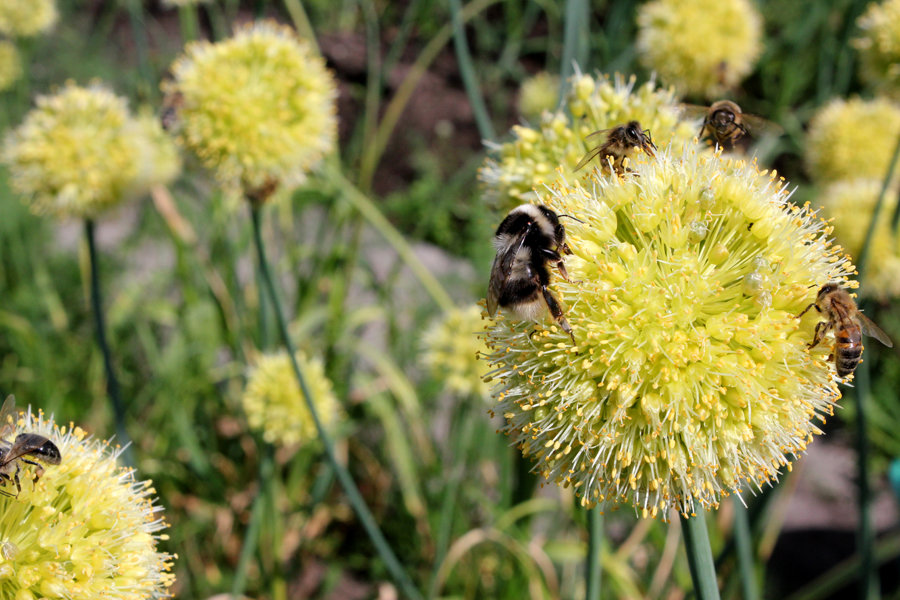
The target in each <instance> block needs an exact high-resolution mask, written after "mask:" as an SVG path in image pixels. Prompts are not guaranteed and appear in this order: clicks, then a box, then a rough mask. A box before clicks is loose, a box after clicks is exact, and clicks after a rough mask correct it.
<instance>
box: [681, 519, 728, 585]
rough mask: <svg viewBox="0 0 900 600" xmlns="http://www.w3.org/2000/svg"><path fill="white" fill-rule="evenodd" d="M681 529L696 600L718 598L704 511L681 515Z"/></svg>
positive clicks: (714, 568)
mask: <svg viewBox="0 0 900 600" xmlns="http://www.w3.org/2000/svg"><path fill="white" fill-rule="evenodd" d="M681 531H682V534H683V535H684V549H685V551H686V552H687V558H688V566H690V568H691V579H693V581H694V593H696V594H697V598H698V600H719V583H718V581H717V580H716V567H715V565H714V564H713V557H712V549H711V548H710V545H709V535H708V534H707V533H706V513H705V512H704V511H702V510H701V511H700V513H699V514H696V515H694V516H692V517H686V516H684V515H681Z"/></svg>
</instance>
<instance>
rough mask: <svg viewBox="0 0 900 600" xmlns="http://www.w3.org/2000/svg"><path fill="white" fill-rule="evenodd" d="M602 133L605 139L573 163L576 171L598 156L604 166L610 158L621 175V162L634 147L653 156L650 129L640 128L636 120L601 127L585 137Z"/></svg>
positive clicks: (654, 147) (622, 166) (653, 148)
mask: <svg viewBox="0 0 900 600" xmlns="http://www.w3.org/2000/svg"><path fill="white" fill-rule="evenodd" d="M604 133H605V134H607V136H606V141H605V142H603V144H601V145H599V146H597V147H596V148H594V149H593V150H591V151H590V152H588V153H587V154H585V155H584V158H582V159H581V160H580V161H578V164H577V165H575V170H576V171H577V170H579V169H581V168H582V167H584V166H585V165H586V164H588V163H589V162H591V161H592V160H594V158H595V157H597V156H599V157H600V162H601V163H603V167H604V168H607V167H608V165H609V160H608V159H609V158H612V159H613V163H612V166H613V169H615V171H616V173H618V174H619V175H621V174H622V172H623V170H624V165H623V163H624V162H625V158H626V157H628V156H630V155H631V153H632V152H633V151H634V149H635V148H640V149H641V150H643V151H644V152H646V153H647V154H649V155H650V156H654V152H655V151H656V146H655V145H654V144H653V139H652V138H651V137H650V131H649V130H645V129H642V128H641V124H640V123H638V122H637V121H629V122H628V123H626V124H625V125H619V126H617V127H613V128H612V129H601V130H600V131H595V132H593V133H592V134H590V135H588V136H587V137H588V139H589V138H592V137H594V136H597V135H602V134H604Z"/></svg>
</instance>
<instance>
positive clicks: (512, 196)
mask: <svg viewBox="0 0 900 600" xmlns="http://www.w3.org/2000/svg"><path fill="white" fill-rule="evenodd" d="M635 81H636V80H635V78H634V77H631V78H629V79H628V81H625V79H624V78H623V77H621V76H619V75H616V77H615V78H614V79H613V80H612V81H610V80H609V79H608V78H599V79H595V78H593V77H591V76H590V75H582V74H576V75H575V76H574V77H573V79H572V86H571V90H570V92H569V93H568V95H567V98H566V108H568V113H567V112H565V111H558V112H554V113H550V112H545V113H544V115H543V117H542V119H541V123H540V125H539V126H538V127H536V128H532V127H525V126H515V127H513V128H512V133H513V136H514V139H513V140H512V141H510V142H507V143H505V144H502V145H497V146H495V147H494V148H492V149H491V152H490V153H489V156H488V158H487V159H485V162H484V164H483V165H482V167H481V169H479V171H478V178H479V180H480V181H481V183H482V184H483V193H484V196H485V198H486V199H487V200H488V201H489V202H491V203H492V204H494V205H495V206H497V207H498V208H500V209H501V210H510V209H512V208H513V207H515V206H517V205H518V204H521V203H522V202H523V201H524V202H528V201H530V200H532V199H534V198H535V197H536V195H537V194H539V193H540V192H541V190H542V189H543V187H544V186H545V185H549V184H552V183H553V182H555V181H558V180H560V179H561V178H569V179H571V178H574V177H578V176H580V175H586V174H587V173H588V172H589V171H590V170H591V168H589V167H584V168H583V169H581V170H580V171H578V172H577V173H575V172H574V169H575V167H576V166H577V165H578V162H579V161H580V160H581V159H582V158H583V157H584V156H585V155H586V154H587V153H588V152H589V151H590V150H591V149H593V148H594V147H595V146H596V145H597V144H599V143H603V139H602V138H601V139H600V140H597V139H594V138H591V139H586V138H587V137H588V136H589V135H590V134H591V133H594V132H596V131H599V130H604V129H609V128H611V127H615V126H617V125H622V124H625V123H627V122H628V121H631V120H637V121H639V122H640V123H641V125H642V126H643V128H644V129H645V130H649V131H650V133H651V135H652V137H653V141H654V143H655V144H656V145H657V147H660V148H662V147H665V146H667V145H669V144H672V145H675V146H676V147H680V146H681V145H683V144H685V143H692V140H693V138H694V136H696V135H697V131H698V130H699V124H698V123H697V122H688V121H681V120H679V114H680V110H679V108H678V104H677V103H676V102H675V98H674V95H673V92H672V91H671V90H664V89H659V88H657V87H656V85H655V84H654V82H652V81H649V82H647V83H645V84H643V85H641V86H636V83H635ZM569 115H571V116H569ZM598 162H599V161H598Z"/></svg>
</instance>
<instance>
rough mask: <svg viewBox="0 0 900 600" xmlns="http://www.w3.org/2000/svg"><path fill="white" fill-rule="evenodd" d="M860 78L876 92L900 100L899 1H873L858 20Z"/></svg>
mask: <svg viewBox="0 0 900 600" xmlns="http://www.w3.org/2000/svg"><path fill="white" fill-rule="evenodd" d="M856 23H857V25H858V26H859V29H860V31H861V32H862V35H861V36H860V37H858V38H856V39H855V40H853V45H854V46H856V48H857V49H858V50H859V55H860V64H861V67H862V68H861V72H862V75H863V77H864V78H865V79H866V80H868V81H869V82H870V83H872V84H873V85H874V86H875V87H876V88H878V89H879V90H881V91H883V92H885V93H887V94H889V95H891V96H893V97H895V98H896V97H900V1H898V0H885V1H884V2H882V3H880V4H878V3H875V2H872V3H871V4H869V7H868V8H867V9H866V12H865V13H864V14H863V15H862V16H861V17H860V18H859V19H858V20H857V22H856Z"/></svg>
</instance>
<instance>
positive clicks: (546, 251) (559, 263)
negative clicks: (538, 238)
mask: <svg viewBox="0 0 900 600" xmlns="http://www.w3.org/2000/svg"><path fill="white" fill-rule="evenodd" d="M560 248H561V249H562V251H563V252H565V253H567V254H572V251H571V250H569V247H568V246H566V245H563V246H560ZM541 253H543V255H544V256H546V257H547V258H548V259H549V260H550V261H551V262H552V263H553V264H555V265H556V268H557V269H559V274H560V275H562V278H563V279H565V280H566V281H567V282H568V283H581V282H580V281H572V280H571V279H569V271H568V270H567V269H566V262H565V259H564V258H563V257H562V255H561V254H560V253H559V252H557V251H556V250H551V249H550V248H541Z"/></svg>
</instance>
